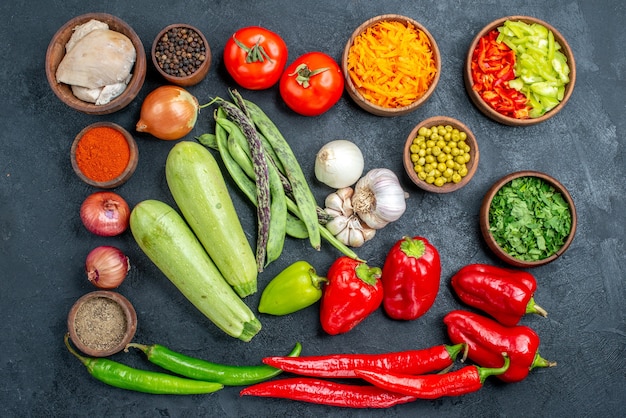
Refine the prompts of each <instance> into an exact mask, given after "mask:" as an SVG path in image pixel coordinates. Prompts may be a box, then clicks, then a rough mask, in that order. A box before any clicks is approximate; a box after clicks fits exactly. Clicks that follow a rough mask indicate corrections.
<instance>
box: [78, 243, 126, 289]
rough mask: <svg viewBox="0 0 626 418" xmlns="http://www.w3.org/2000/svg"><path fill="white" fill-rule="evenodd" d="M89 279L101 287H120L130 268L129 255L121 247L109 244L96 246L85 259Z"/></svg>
mask: <svg viewBox="0 0 626 418" xmlns="http://www.w3.org/2000/svg"><path fill="white" fill-rule="evenodd" d="M85 270H86V272H87V279H89V281H90V282H91V283H92V284H93V285H94V286H96V287H98V288H100V289H113V288H116V287H118V286H119V285H120V284H122V282H123V281H124V279H125V278H126V275H127V274H128V271H129V270H130V262H129V260H128V257H126V255H124V253H122V252H121V251H120V250H119V249H117V248H115V247H111V246H107V245H103V246H100V247H96V248H94V249H93V250H91V252H90V253H89V254H88V255H87V260H86V261H85Z"/></svg>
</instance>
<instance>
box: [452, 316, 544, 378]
mask: <svg viewBox="0 0 626 418" xmlns="http://www.w3.org/2000/svg"><path fill="white" fill-rule="evenodd" d="M443 322H444V323H445V324H446V326H447V327H448V335H449V336H450V339H451V340H452V341H453V342H456V343H461V342H464V343H466V344H467V348H468V351H467V357H468V358H470V359H471V360H472V361H474V362H475V363H477V364H478V365H480V366H482V367H500V366H502V357H501V353H503V352H506V353H507V354H508V355H509V357H510V359H511V366H510V367H509V369H508V370H507V371H506V373H504V374H501V375H499V376H498V378H499V379H501V380H502V381H505V382H519V381H521V380H523V379H525V378H526V376H528V373H529V372H530V371H531V370H532V369H534V368H536V367H553V366H556V363H554V362H550V361H547V360H546V359H544V358H543V357H541V356H540V355H539V352H538V348H539V342H540V340H539V336H538V335H537V333H535V331H533V330H532V329H531V328H529V327H526V326H523V325H516V326H514V327H506V326H504V325H501V324H499V323H498V322H496V321H494V320H493V319H491V318H487V317H485V316H482V315H479V314H476V313H473V312H467V311H461V310H456V311H452V312H450V313H448V314H447V315H446V316H445V317H444V319H443Z"/></svg>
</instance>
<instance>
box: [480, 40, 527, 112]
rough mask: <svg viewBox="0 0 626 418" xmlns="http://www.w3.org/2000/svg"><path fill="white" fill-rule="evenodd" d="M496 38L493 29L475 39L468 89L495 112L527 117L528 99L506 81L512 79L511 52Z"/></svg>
mask: <svg viewBox="0 0 626 418" xmlns="http://www.w3.org/2000/svg"><path fill="white" fill-rule="evenodd" d="M497 38H498V31H497V30H493V31H491V32H489V33H488V34H487V35H485V36H483V37H482V38H480V39H479V41H478V45H477V46H476V49H474V52H473V53H472V62H471V67H472V81H473V86H472V88H473V89H474V90H475V91H476V92H478V93H479V94H480V96H481V97H482V99H483V100H484V101H485V103H487V104H488V105H489V106H490V107H492V108H493V109H495V110H496V111H497V112H498V113H501V114H503V115H505V116H509V117H514V118H517V119H527V118H528V117H529V111H530V106H529V101H528V98H527V97H526V96H525V95H524V93H521V92H519V91H517V90H515V89H514V88H511V87H509V85H508V83H507V82H508V81H509V80H513V79H514V78H515V52H513V50H511V48H509V47H508V46H507V45H506V44H504V43H503V42H498V41H497Z"/></svg>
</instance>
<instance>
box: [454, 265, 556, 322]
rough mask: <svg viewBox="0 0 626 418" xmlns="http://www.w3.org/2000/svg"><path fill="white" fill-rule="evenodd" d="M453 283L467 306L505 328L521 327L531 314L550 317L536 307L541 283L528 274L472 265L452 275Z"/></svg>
mask: <svg viewBox="0 0 626 418" xmlns="http://www.w3.org/2000/svg"><path fill="white" fill-rule="evenodd" d="M451 283H452V288H453V289H454V291H455V292H456V294H457V296H458V297H459V298H460V299H461V300H462V301H463V302H464V303H466V304H468V305H469V306H472V307H474V308H477V309H480V310H482V311H483V312H485V313H487V314H489V315H491V316H492V317H494V318H495V319H496V320H497V321H498V322H500V323H501V324H502V325H507V326H513V325H517V323H518V322H519V321H520V319H521V318H522V317H523V316H524V315H526V314H529V313H534V314H538V315H542V316H547V315H548V313H547V312H546V311H545V310H544V309H543V308H542V307H541V306H539V305H537V304H535V299H534V298H533V295H534V293H535V290H536V289H537V281H536V280H535V278H534V277H533V275H532V274H530V273H528V272H525V271H517V270H511V269H504V268H500V267H496V266H490V265H486V264H470V265H467V266H465V267H463V268H461V270H459V271H458V272H457V273H456V274H455V275H454V276H452V280H451Z"/></svg>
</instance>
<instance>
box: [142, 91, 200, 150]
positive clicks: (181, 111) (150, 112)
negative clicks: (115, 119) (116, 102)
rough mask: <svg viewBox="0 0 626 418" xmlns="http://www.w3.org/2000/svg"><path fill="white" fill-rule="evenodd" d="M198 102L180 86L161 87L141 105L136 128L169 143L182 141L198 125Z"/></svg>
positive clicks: (152, 92) (150, 94)
mask: <svg viewBox="0 0 626 418" xmlns="http://www.w3.org/2000/svg"><path fill="white" fill-rule="evenodd" d="M199 110H200V105H199V104H198V99H196V97H195V96H194V95H192V94H191V93H189V92H188V91H187V90H185V89H183V88H182V87H178V86H171V85H166V86H160V87H157V88H156V89H154V90H152V91H151V92H150V93H149V94H148V95H147V96H146V98H145V99H144V101H143V103H142V104H141V112H140V115H139V121H138V122H137V126H136V127H135V129H136V130H137V132H145V133H149V134H150V135H152V136H154V137H156V138H159V139H163V140H166V141H173V140H176V139H180V138H182V137H184V136H185V135H187V134H188V133H189V132H191V130H192V129H193V127H194V126H195V125H196V121H197V119H198V111H199Z"/></svg>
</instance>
